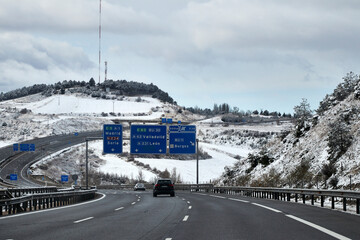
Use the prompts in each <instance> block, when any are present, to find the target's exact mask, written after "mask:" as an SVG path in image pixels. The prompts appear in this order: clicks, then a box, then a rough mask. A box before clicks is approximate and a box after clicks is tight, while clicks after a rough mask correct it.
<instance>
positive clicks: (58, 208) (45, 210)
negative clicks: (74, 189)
mask: <svg viewBox="0 0 360 240" xmlns="http://www.w3.org/2000/svg"><path fill="white" fill-rule="evenodd" d="M99 194H102V195H103V196H102V197H101V198H99V199H95V200H92V201H89V202H83V203H78V204H73V205H69V206H63V207H57V208H49V209H44V210H39V211H36V212H28V213H19V214H18V215H11V216H4V217H1V218H0V220H1V219H7V218H15V217H21V216H25V215H32V214H38V213H43V212H50V211H56V210H61V209H64V208H72V207H77V206H80V205H84V204H89V203H94V202H97V201H100V200H103V199H104V198H105V197H106V195H105V194H104V193H99Z"/></svg>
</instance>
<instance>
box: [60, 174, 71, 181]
mask: <svg viewBox="0 0 360 240" xmlns="http://www.w3.org/2000/svg"><path fill="white" fill-rule="evenodd" d="M68 181H69V176H68V175H61V182H68Z"/></svg>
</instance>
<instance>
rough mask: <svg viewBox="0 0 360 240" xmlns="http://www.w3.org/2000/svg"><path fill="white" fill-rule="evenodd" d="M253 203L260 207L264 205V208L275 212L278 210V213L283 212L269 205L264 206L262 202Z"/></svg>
mask: <svg viewBox="0 0 360 240" xmlns="http://www.w3.org/2000/svg"><path fill="white" fill-rule="evenodd" d="M251 204H253V205H256V206H258V207H262V208H265V209H268V210H270V211H273V212H277V213H281V211H279V210H277V209H274V208H271V207H267V206H264V205H261V204H257V203H251Z"/></svg>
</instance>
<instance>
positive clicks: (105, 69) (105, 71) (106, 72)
mask: <svg viewBox="0 0 360 240" xmlns="http://www.w3.org/2000/svg"><path fill="white" fill-rule="evenodd" d="M106 80H107V61H105V81H106Z"/></svg>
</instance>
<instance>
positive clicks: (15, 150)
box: [13, 143, 19, 152]
mask: <svg viewBox="0 0 360 240" xmlns="http://www.w3.org/2000/svg"><path fill="white" fill-rule="evenodd" d="M13 150H14V152H17V151H19V144H17V143H15V144H13Z"/></svg>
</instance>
